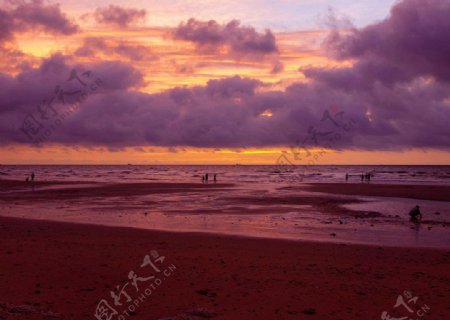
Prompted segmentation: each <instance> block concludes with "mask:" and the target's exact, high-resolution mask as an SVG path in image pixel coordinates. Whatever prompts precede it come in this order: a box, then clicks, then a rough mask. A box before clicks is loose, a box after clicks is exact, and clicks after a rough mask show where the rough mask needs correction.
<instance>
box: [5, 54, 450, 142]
mask: <svg viewBox="0 0 450 320" xmlns="http://www.w3.org/2000/svg"><path fill="white" fill-rule="evenodd" d="M73 67H75V68H78V69H80V70H87V69H89V70H92V72H93V74H95V75H96V77H98V78H100V79H101V80H102V81H103V82H104V86H103V87H102V88H101V90H98V91H97V92H95V93H93V94H91V95H89V96H88V97H87V99H85V100H84V102H83V103H81V105H80V106H79V108H78V110H77V111H76V112H74V113H73V114H71V115H70V116H69V117H67V119H65V120H64V122H63V123H62V124H61V125H60V126H59V127H58V128H57V129H55V130H54V131H53V133H52V135H51V136H50V137H49V138H48V139H47V140H46V141H47V142H53V143H60V144H65V145H71V146H107V147H109V148H121V147H127V146H133V147H137V146H143V145H157V146H167V147H172V146H196V147H212V148H217V147H236V148H241V147H252V146H253V147H267V146H281V145H295V144H296V143H304V144H305V145H307V146H315V141H314V139H313V138H314V136H313V135H314V134H317V136H316V137H317V139H318V141H317V142H318V143H319V145H327V144H328V145H329V146H331V147H333V148H336V149H344V148H355V149H369V150H373V149H383V150H386V149H394V148H395V149H397V150H398V149H399V148H410V147H423V148H424V147H435V148H444V149H448V148H450V141H449V139H448V138H447V137H448V136H450V128H449V126H448V123H449V121H450V112H449V111H448V110H449V107H450V102H449V101H450V99H449V98H450V91H449V90H448V87H446V86H445V85H443V84H441V83H439V82H433V81H431V82H430V81H417V82H414V83H411V84H408V85H405V86H400V85H398V86H393V87H389V86H384V85H377V86H374V88H372V91H371V93H370V94H368V93H367V91H366V90H343V89H342V88H338V87H336V88H333V87H330V86H329V85H328V84H326V83H324V82H321V81H318V82H311V83H297V84H294V85H292V86H290V87H288V88H287V89H286V90H283V91H280V90H270V87H267V85H265V84H264V83H262V82H260V81H258V80H254V79H247V78H242V77H239V76H235V77H231V78H225V79H220V80H211V81H209V82H208V83H207V84H206V85H205V86H197V87H193V88H174V89H171V90H168V91H165V92H162V93H157V94H147V93H142V92H138V91H136V90H135V89H137V88H139V87H140V86H141V85H143V80H142V75H141V74H140V73H139V72H138V71H136V70H135V69H133V68H132V67H130V66H128V65H126V64H124V63H119V62H108V63H99V64H95V65H89V66H76V65H73V64H72V63H71V61H70V59H68V58H67V57H63V56H61V55H57V56H53V57H52V58H51V59H48V60H46V61H44V62H43V63H42V65H41V66H40V67H39V68H37V69H27V70H23V71H22V72H21V73H20V74H18V75H17V76H16V77H11V76H7V75H4V74H2V75H0V106H1V109H0V131H1V137H2V141H1V144H3V145H7V144H13V143H29V141H28V140H27V138H26V136H24V134H23V133H22V132H21V131H20V130H19V129H20V127H21V125H22V122H23V119H24V117H25V116H26V115H27V114H29V113H32V112H34V113H35V114H36V106H37V104H39V102H40V101H42V100H43V99H45V98H46V97H48V96H50V95H51V94H52V92H53V91H54V88H55V86H56V85H57V84H58V83H61V82H64V81H66V80H67V75H68V74H70V71H71V70H72V68H73ZM56 107H57V108H62V106H59V107H58V106H56ZM327 109H328V110H330V112H331V113H332V114H335V113H338V112H340V111H344V114H343V118H342V119H337V120H336V121H338V120H339V121H338V124H342V123H343V122H345V121H350V119H352V120H353V121H354V122H355V125H354V126H353V127H352V128H351V129H350V130H349V131H348V132H346V131H344V130H343V129H342V126H341V128H338V127H336V126H335V125H334V124H333V123H331V121H323V122H321V119H322V116H323V112H324V111H325V110H327ZM57 110H60V109H57ZM267 110H269V111H271V112H272V114H273V116H272V117H264V116H262V113H264V112H265V111H267ZM329 132H333V135H334V134H336V133H339V134H341V136H342V137H341V139H339V140H337V141H335V142H333V143H332V144H331V145H330V144H329V143H328V142H327V141H328V138H330V136H329V135H328V133H329Z"/></svg>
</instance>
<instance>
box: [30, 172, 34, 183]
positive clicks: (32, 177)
mask: <svg viewBox="0 0 450 320" xmlns="http://www.w3.org/2000/svg"><path fill="white" fill-rule="evenodd" d="M31 181H34V172H32V173H31Z"/></svg>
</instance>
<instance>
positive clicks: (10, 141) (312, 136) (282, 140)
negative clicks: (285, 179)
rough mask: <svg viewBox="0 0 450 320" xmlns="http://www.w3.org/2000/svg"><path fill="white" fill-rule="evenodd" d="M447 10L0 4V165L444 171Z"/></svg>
mask: <svg viewBox="0 0 450 320" xmlns="http://www.w3.org/2000/svg"><path fill="white" fill-rule="evenodd" d="M449 17H450V0H402V1H393V0H377V1H372V0H371V1H369V0H362V1H350V0H336V1H326V0H280V1H268V0H258V1H257V0H240V1H235V0H227V1H225V0H215V1H213V0H204V1H193V0H188V1H181V0H168V1H153V0H151V1H145V2H143V1H136V0H132V1H85V0H69V1H61V2H55V1H19V0H18V1H15V0H0V57H1V60H0V164H33V163H35V164H64V163H67V164H84V163H86V164H91V163H92V164H101V163H108V164H109V163H111V164H115V163H117V164H127V163H134V164H183V163H186V164H235V163H240V164H276V163H280V161H281V162H283V163H285V164H294V165H295V164H305V163H308V162H309V163H311V161H312V159H315V160H314V161H313V162H314V164H450V125H449V124H450V87H449V85H450V60H449V59H450V58H449V57H450V19H449Z"/></svg>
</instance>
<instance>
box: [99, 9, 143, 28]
mask: <svg viewBox="0 0 450 320" xmlns="http://www.w3.org/2000/svg"><path fill="white" fill-rule="evenodd" d="M146 16H147V12H146V11H145V10H139V9H132V8H123V7H120V6H116V5H109V6H108V7H105V8H98V9H97V10H95V13H94V17H95V19H96V20H97V22H99V23H106V24H114V25H117V26H120V27H126V26H128V25H130V24H132V23H136V22H139V21H142V20H144V19H145V17H146Z"/></svg>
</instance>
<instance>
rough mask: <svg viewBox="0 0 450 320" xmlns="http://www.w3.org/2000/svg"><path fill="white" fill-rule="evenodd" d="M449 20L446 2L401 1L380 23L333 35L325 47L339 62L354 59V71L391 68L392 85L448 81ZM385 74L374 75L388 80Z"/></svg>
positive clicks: (449, 54) (424, 0)
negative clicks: (420, 78)
mask: <svg viewBox="0 0 450 320" xmlns="http://www.w3.org/2000/svg"><path fill="white" fill-rule="evenodd" d="M449 17H450V1H448V0H404V1H401V2H399V3H398V4H396V5H394V6H393V8H392V9H391V14H390V16H389V17H388V18H387V19H385V20H384V21H381V22H379V23H377V24H374V25H370V26H368V27H365V28H363V29H354V30H353V31H352V32H350V34H344V35H342V34H340V33H339V32H333V33H332V35H331V36H330V37H329V39H328V43H327V45H328V49H330V51H332V52H334V53H335V55H336V57H338V58H340V59H357V60H358V62H359V64H358V65H357V67H358V68H363V69H365V70H367V69H368V68H378V67H380V66H381V64H383V63H384V64H385V68H388V69H389V68H392V72H391V75H392V76H393V77H394V78H397V79H394V80H395V81H396V82H397V81H408V80H411V79H413V78H414V77H416V76H432V77H435V78H437V79H439V80H445V81H449V80H450V64H449V62H448V61H449V60H448V57H449V56H450V19H449ZM376 72H377V71H375V70H374V71H373V72H371V75H372V76H376V75H375V74H374V73H376ZM387 73H388V70H381V71H379V72H378V76H379V77H380V80H381V81H384V80H385V79H386V78H387V77H389V75H388V74H387Z"/></svg>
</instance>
